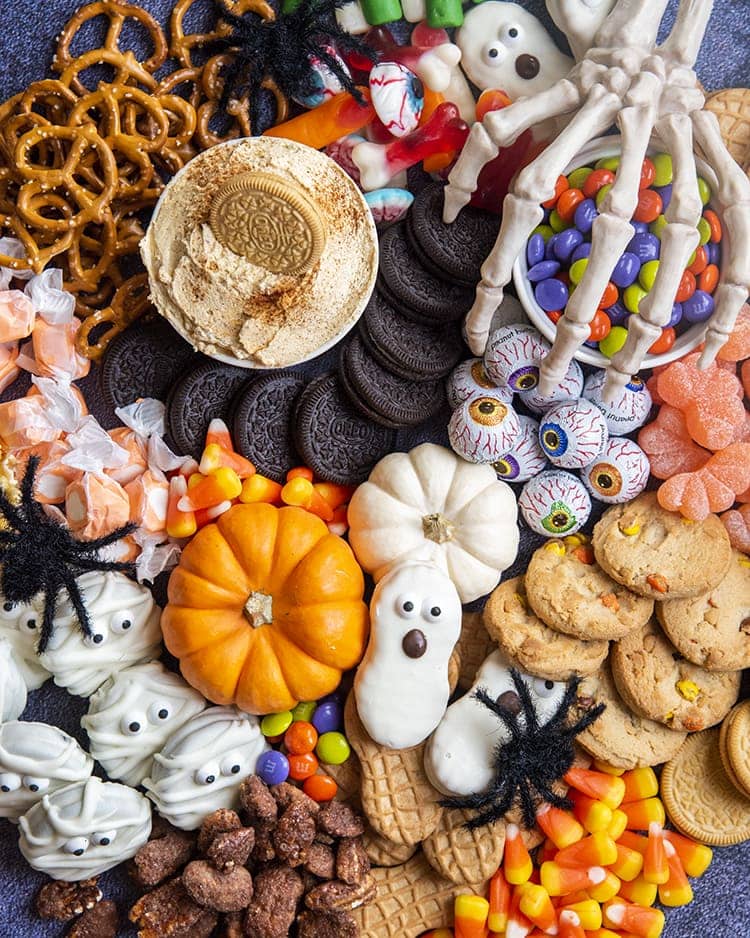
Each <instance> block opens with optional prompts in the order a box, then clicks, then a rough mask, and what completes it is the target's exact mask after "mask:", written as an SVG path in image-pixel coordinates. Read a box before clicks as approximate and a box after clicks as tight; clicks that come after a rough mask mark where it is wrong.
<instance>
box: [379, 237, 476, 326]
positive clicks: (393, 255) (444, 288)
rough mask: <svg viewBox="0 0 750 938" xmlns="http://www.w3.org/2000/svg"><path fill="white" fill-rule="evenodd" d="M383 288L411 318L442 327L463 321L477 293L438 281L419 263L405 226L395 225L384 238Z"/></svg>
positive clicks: (381, 276) (380, 271) (381, 275)
mask: <svg viewBox="0 0 750 938" xmlns="http://www.w3.org/2000/svg"><path fill="white" fill-rule="evenodd" d="M379 282H380V284H381V285H382V286H380V287H379V289H380V290H381V292H382V293H383V294H384V295H385V296H386V297H387V298H388V299H393V300H394V301H395V302H394V303H393V304H392V305H395V306H396V308H397V309H398V310H399V311H400V312H402V313H403V314H404V315H405V316H408V317H409V318H410V319H416V320H417V321H418V322H426V323H432V324H433V325H441V324H443V325H444V324H446V323H449V322H455V321H456V320H459V319H461V318H463V316H465V315H466V313H468V312H469V310H470V309H471V305H472V303H473V302H474V291H473V290H472V289H471V288H470V287H466V286H463V285H461V284H458V283H446V282H445V281H443V280H438V279H437V278H436V277H435V276H434V275H433V274H431V273H430V272H429V271H427V270H425V269H424V267H423V266H422V265H421V264H420V263H419V261H418V260H417V258H416V256H415V254H414V251H413V250H412V249H411V247H410V245H409V242H408V240H407V237H406V232H405V228H404V223H403V222H401V223H399V224H398V225H393V226H392V227H391V228H389V229H388V230H387V231H386V232H385V233H384V234H383V236H382V238H381V239H380V267H379Z"/></svg>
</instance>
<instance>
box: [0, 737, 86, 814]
mask: <svg viewBox="0 0 750 938" xmlns="http://www.w3.org/2000/svg"><path fill="white" fill-rule="evenodd" d="M93 768H94V760H93V759H92V758H91V756H90V755H89V754H88V753H87V752H84V750H83V749H81V747H80V746H79V745H78V743H77V742H76V741H75V739H73V737H72V736H68V734H67V733H63V731H62V730H61V729H58V728H57V727H56V726H49V725H48V724H47V723H25V722H23V723H22V722H20V721H18V720H13V721H12V722H10V723H3V725H2V726H0V817H7V818H10V819H11V820H13V819H15V818H17V817H19V816H20V815H22V814H23V813H24V812H26V811H28V810H29V808H31V807H32V805H35V804H36V803H37V801H39V799H40V798H41V797H42V795H44V794H49V793H51V792H53V791H55V790H56V789H58V788H65V787H66V786H67V785H70V783H71V782H80V781H82V780H83V779H86V778H88V777H89V776H90V775H91V771H92V769H93Z"/></svg>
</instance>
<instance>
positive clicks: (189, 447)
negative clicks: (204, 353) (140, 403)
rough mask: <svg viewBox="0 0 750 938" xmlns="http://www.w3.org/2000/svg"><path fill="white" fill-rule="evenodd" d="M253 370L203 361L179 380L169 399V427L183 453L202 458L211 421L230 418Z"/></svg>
mask: <svg viewBox="0 0 750 938" xmlns="http://www.w3.org/2000/svg"><path fill="white" fill-rule="evenodd" d="M251 374H252V373H251V372H249V371H248V370H247V369H246V368H235V367H234V366H232V365H224V364H222V362H216V361H203V362H201V364H199V365H198V366H197V367H195V368H193V369H192V370H191V371H189V372H188V373H187V374H186V375H185V376H184V377H183V378H181V379H180V380H179V381H178V383H177V384H176V385H175V387H174V390H173V391H172V393H171V394H170V395H169V399H168V401H167V427H168V429H169V436H170V438H171V441H172V443H173V444H174V446H175V447H176V448H177V451H178V452H179V453H182V454H183V455H185V456H193V457H194V458H195V459H200V457H201V453H202V452H203V447H204V445H205V442H206V431H207V430H208V425H209V423H210V422H211V421H212V420H213V419H214V417H221V419H222V420H226V421H229V419H230V415H231V411H232V403H233V400H234V398H235V397H236V395H237V393H238V392H239V391H240V389H241V388H242V386H243V385H244V384H246V383H247V382H248V381H249V380H250V378H251Z"/></svg>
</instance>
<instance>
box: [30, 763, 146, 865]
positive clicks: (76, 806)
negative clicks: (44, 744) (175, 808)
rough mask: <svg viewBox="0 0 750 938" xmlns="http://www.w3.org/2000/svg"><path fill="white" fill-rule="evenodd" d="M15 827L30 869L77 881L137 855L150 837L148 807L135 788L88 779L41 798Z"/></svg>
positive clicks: (98, 779) (93, 778)
mask: <svg viewBox="0 0 750 938" xmlns="http://www.w3.org/2000/svg"><path fill="white" fill-rule="evenodd" d="M19 825H20V828H21V836H20V839H19V842H18V846H19V848H20V850H21V853H22V854H23V855H24V857H26V860H27V861H28V863H29V865H30V866H33V868H34V869H35V870H40V871H41V872H43V873H47V875H48V876H51V877H52V878H53V879H64V880H66V881H68V882H77V881H78V880H81V879H89V878H90V877H92V876H98V875H99V874H100V873H103V872H104V871H105V870H110V869H112V867H113V866H117V864H118V863H122V862H123V860H129V859H130V857H132V856H134V855H135V854H136V852H137V851H138V849H139V848H140V847H142V846H143V844H145V843H146V841H147V840H148V836H149V834H150V833H151V806H150V805H149V803H148V801H147V800H146V799H145V798H144V796H143V795H142V794H141V793H140V792H138V791H136V790H135V789H134V788H128V786H127V785H118V784H117V783H116V782H103V781H102V780H101V779H100V778H97V777H96V776H92V777H91V778H87V779H86V780H85V781H82V782H77V783H76V784H74V785H68V786H67V787H66V788H61V789H59V790H58V791H55V792H53V793H52V794H49V795H44V797H43V798H42V800H41V801H40V802H38V803H37V804H35V805H34V807H33V808H31V810H30V811H28V812H27V813H26V814H24V816H23V817H22V818H21V819H20V820H19Z"/></svg>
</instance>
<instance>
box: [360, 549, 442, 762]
mask: <svg viewBox="0 0 750 938" xmlns="http://www.w3.org/2000/svg"><path fill="white" fill-rule="evenodd" d="M460 634H461V601H460V599H459V597H458V593H457V591H456V587H455V586H454V585H453V583H452V581H451V580H450V579H449V578H448V576H447V575H446V574H445V573H443V571H442V570H440V569H439V568H438V567H437V566H435V565H434V564H428V563H410V564H403V565H401V566H398V567H396V568H395V569H394V570H392V571H391V572H390V573H387V574H386V575H385V576H384V577H383V578H382V579H381V580H380V582H379V583H378V585H377V586H376V588H375V592H374V593H373V595H372V601H371V603H370V643H369V645H368V646H367V651H366V652H365V656H364V658H363V659H362V663H361V664H360V666H359V668H358V669H357V675H356V677H355V678H354V694H355V697H356V700H357V710H358V712H359V716H360V719H361V720H362V723H363V725H364V727H365V729H366V730H367V732H368V734H369V735H370V737H371V738H372V739H373V740H375V742H376V743H379V744H380V745H381V746H387V747H388V748H389V749H408V748H409V747H411V746H416V745H418V744H419V743H421V742H422V741H423V740H424V739H426V738H427V737H428V736H429V735H430V733H431V732H432V731H433V730H434V729H435V727H436V726H437V725H438V723H439V722H440V719H441V717H442V716H443V714H444V713H445V708H446V707H447V706H448V698H449V696H450V686H449V683H448V661H449V659H450V656H451V652H452V651H453V646H454V645H455V644H456V642H457V641H458V637H459V635H460Z"/></svg>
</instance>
